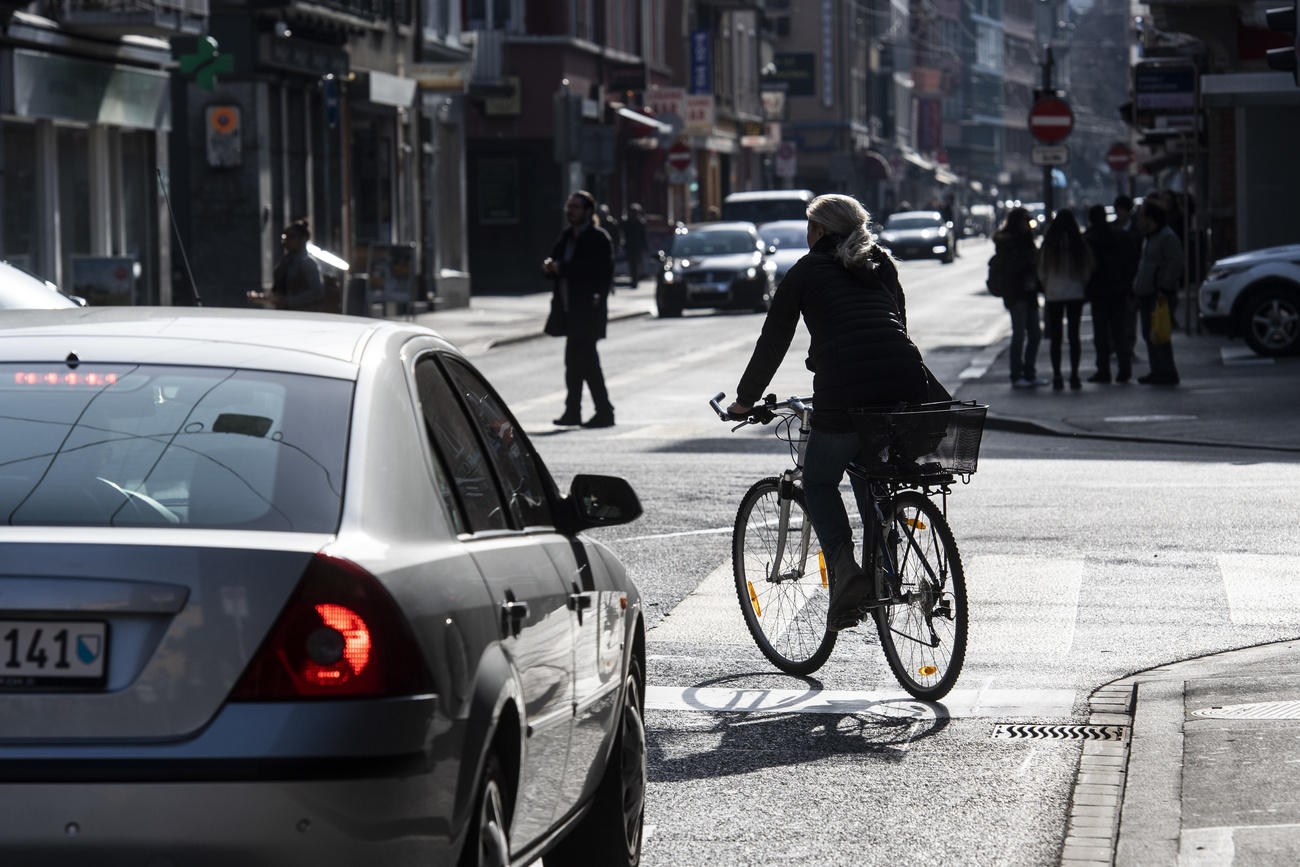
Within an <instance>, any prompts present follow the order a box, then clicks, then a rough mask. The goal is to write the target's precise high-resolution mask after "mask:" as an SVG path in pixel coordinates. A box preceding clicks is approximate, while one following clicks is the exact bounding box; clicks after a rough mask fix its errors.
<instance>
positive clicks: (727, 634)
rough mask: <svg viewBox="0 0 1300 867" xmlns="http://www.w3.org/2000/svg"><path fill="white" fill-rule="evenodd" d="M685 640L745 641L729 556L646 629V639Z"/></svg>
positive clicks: (746, 630) (746, 632) (746, 631)
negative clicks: (662, 616) (663, 615)
mask: <svg viewBox="0 0 1300 867" xmlns="http://www.w3.org/2000/svg"><path fill="white" fill-rule="evenodd" d="M660 641H689V642H696V643H708V644H749V645H752V644H753V642H754V639H753V638H751V637H750V635H749V628H748V627H747V626H745V618H744V617H743V616H742V615H741V613H740V602H739V600H738V599H737V597H736V582H735V580H734V578H733V577H732V573H731V558H730V557H728V558H727V560H726V561H724V562H723V564H722V565H721V566H719V567H718V568H717V569H714V570H713V571H712V572H710V573H709V576H708V577H707V578H705V579H704V580H703V581H701V582H700V586H698V587H696V588H695V590H694V591H692V592H691V594H690V595H689V596H687V597H686V598H685V599H683V600H682V601H681V602H679V603H678V604H677V607H676V608H674V609H673V610H672V611H671V612H670V613H669V614H668V616H667V617H665V618H664V619H663V620H661V621H659V623H658V624H657V625H656V626H655V627H653V628H652V629H649V630H647V631H646V642H647V643H656V642H660Z"/></svg>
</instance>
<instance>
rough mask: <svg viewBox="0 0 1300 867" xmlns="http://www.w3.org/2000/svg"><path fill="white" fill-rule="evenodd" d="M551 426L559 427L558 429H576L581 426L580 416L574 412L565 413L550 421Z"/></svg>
mask: <svg viewBox="0 0 1300 867" xmlns="http://www.w3.org/2000/svg"><path fill="white" fill-rule="evenodd" d="M551 424H554V425H559V426H560V427H577V426H578V425H580V424H582V416H580V415H578V414H577V413H576V412H566V413H565V414H564V415H562V416H560V417H559V418H557V419H552V420H551Z"/></svg>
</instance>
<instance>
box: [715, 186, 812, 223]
mask: <svg viewBox="0 0 1300 867" xmlns="http://www.w3.org/2000/svg"><path fill="white" fill-rule="evenodd" d="M812 200H813V192H812V190H750V191H749V192H746V193H732V194H731V195H729V196H727V197H726V198H725V199H723V200H722V219H724V220H727V221H732V220H739V221H744V222H749V223H753V224H755V225H760V224H762V223H771V222H775V221H776V220H806V219H808V214H807V210H808V203H809V202H811V201H812Z"/></svg>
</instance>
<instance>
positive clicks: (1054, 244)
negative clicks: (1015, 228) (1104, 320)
mask: <svg viewBox="0 0 1300 867" xmlns="http://www.w3.org/2000/svg"><path fill="white" fill-rule="evenodd" d="M1094 269H1095V263H1094V262H1093V259H1092V253H1091V252H1090V251H1089V250H1088V245H1087V244H1086V243H1085V242H1084V240H1083V233H1082V232H1080V231H1079V221H1078V220H1076V219H1075V218H1074V212H1073V211H1071V210H1070V209H1069V208H1063V209H1062V210H1060V211H1057V212H1056V216H1055V217H1054V218H1053V219H1052V222H1051V225H1049V226H1048V227H1047V232H1046V234H1044V235H1043V247H1042V249H1041V250H1039V251H1038V280H1039V282H1041V283H1042V285H1043V297H1044V298H1046V299H1047V303H1046V305H1045V307H1046V310H1045V312H1046V314H1047V315H1046V321H1047V340H1048V345H1049V347H1050V352H1051V356H1052V388H1053V389H1054V390H1055V391H1060V390H1061V389H1063V388H1065V377H1063V376H1062V375H1061V343H1062V342H1063V338H1064V337H1065V335H1063V334H1062V327H1061V326H1062V319H1064V320H1065V322H1066V326H1065V331H1066V334H1068V337H1069V340H1070V388H1072V389H1080V388H1083V382H1082V381H1081V380H1080V379H1079V362H1080V360H1082V357H1083V345H1082V343H1081V341H1080V340H1079V323H1080V321H1081V320H1082V319H1083V301H1084V295H1085V287H1086V286H1087V285H1088V281H1089V280H1090V279H1091V278H1092V272H1093V270H1094Z"/></svg>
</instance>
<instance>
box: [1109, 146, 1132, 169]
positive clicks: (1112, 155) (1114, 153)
mask: <svg viewBox="0 0 1300 867" xmlns="http://www.w3.org/2000/svg"><path fill="white" fill-rule="evenodd" d="M1132 163H1133V149H1132V148H1131V147H1129V146H1128V145H1126V144H1124V142H1122V141H1117V142H1115V143H1114V144H1113V145H1111V146H1110V150H1108V151H1106V165H1108V166H1110V168H1111V170H1112V171H1116V172H1119V171H1123V170H1124V169H1126V168H1128V167H1129V166H1130V165H1132Z"/></svg>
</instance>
